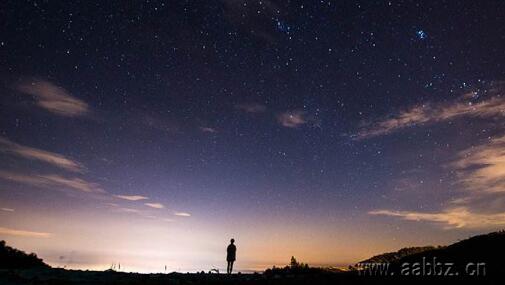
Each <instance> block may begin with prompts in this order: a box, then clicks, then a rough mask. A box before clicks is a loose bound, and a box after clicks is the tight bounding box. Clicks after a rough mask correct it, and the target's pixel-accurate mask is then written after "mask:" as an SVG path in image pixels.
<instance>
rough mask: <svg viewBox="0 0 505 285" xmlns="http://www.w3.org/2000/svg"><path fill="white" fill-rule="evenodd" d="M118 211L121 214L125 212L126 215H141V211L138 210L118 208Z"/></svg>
mask: <svg viewBox="0 0 505 285" xmlns="http://www.w3.org/2000/svg"><path fill="white" fill-rule="evenodd" d="M117 210H118V211H119V212H125V213H135V214H138V213H140V211H139V210H137V209H132V208H117Z"/></svg>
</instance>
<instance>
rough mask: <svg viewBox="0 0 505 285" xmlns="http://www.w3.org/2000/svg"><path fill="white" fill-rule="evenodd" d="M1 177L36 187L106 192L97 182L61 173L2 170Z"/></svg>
mask: <svg viewBox="0 0 505 285" xmlns="http://www.w3.org/2000/svg"><path fill="white" fill-rule="evenodd" d="M0 179H4V180H10V181H14V182H18V183H22V184H26V185H31V186H36V187H46V188H47V187H51V188H53V187H54V188H59V189H72V190H77V191H82V192H88V193H105V191H104V190H103V189H101V188H100V186H99V185H98V184H96V183H92V182H88V181H86V180H84V179H81V178H66V177H63V176H60V175H53V174H51V175H38V174H33V175H27V174H22V173H15V172H8V171H0Z"/></svg>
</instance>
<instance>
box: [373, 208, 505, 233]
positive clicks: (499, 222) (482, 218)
mask: <svg viewBox="0 0 505 285" xmlns="http://www.w3.org/2000/svg"><path fill="white" fill-rule="evenodd" d="M369 214H371V215H385V216H393V217H400V218H402V219H404V220H408V221H428V222H435V223H439V224H441V225H442V226H443V227H444V228H445V229H453V228H470V229H479V228H491V227H497V226H504V225H505V212H501V213H476V212H472V211H470V210H469V209H468V208H466V207H458V208H451V209H446V210H444V211H442V212H434V213H423V212H415V211H391V210H375V211H370V212H369Z"/></svg>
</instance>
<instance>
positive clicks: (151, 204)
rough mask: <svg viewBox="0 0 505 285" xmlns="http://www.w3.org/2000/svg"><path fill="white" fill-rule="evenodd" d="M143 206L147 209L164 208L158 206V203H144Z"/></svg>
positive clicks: (161, 205)
mask: <svg viewBox="0 0 505 285" xmlns="http://www.w3.org/2000/svg"><path fill="white" fill-rule="evenodd" d="M144 205H146V206H147V207H151V208H155V209H163V208H165V206H163V204H160V203H144Z"/></svg>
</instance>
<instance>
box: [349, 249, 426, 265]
mask: <svg viewBox="0 0 505 285" xmlns="http://www.w3.org/2000/svg"><path fill="white" fill-rule="evenodd" d="M434 249H436V248H435V247H433V246H423V247H406V248H402V249H400V250H398V251H395V252H387V253H382V254H379V255H375V256H373V257H371V258H369V259H366V260H363V261H360V262H359V263H381V262H396V261H398V260H400V259H402V258H404V257H406V256H409V255H413V254H417V253H421V252H425V251H429V250H434Z"/></svg>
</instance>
